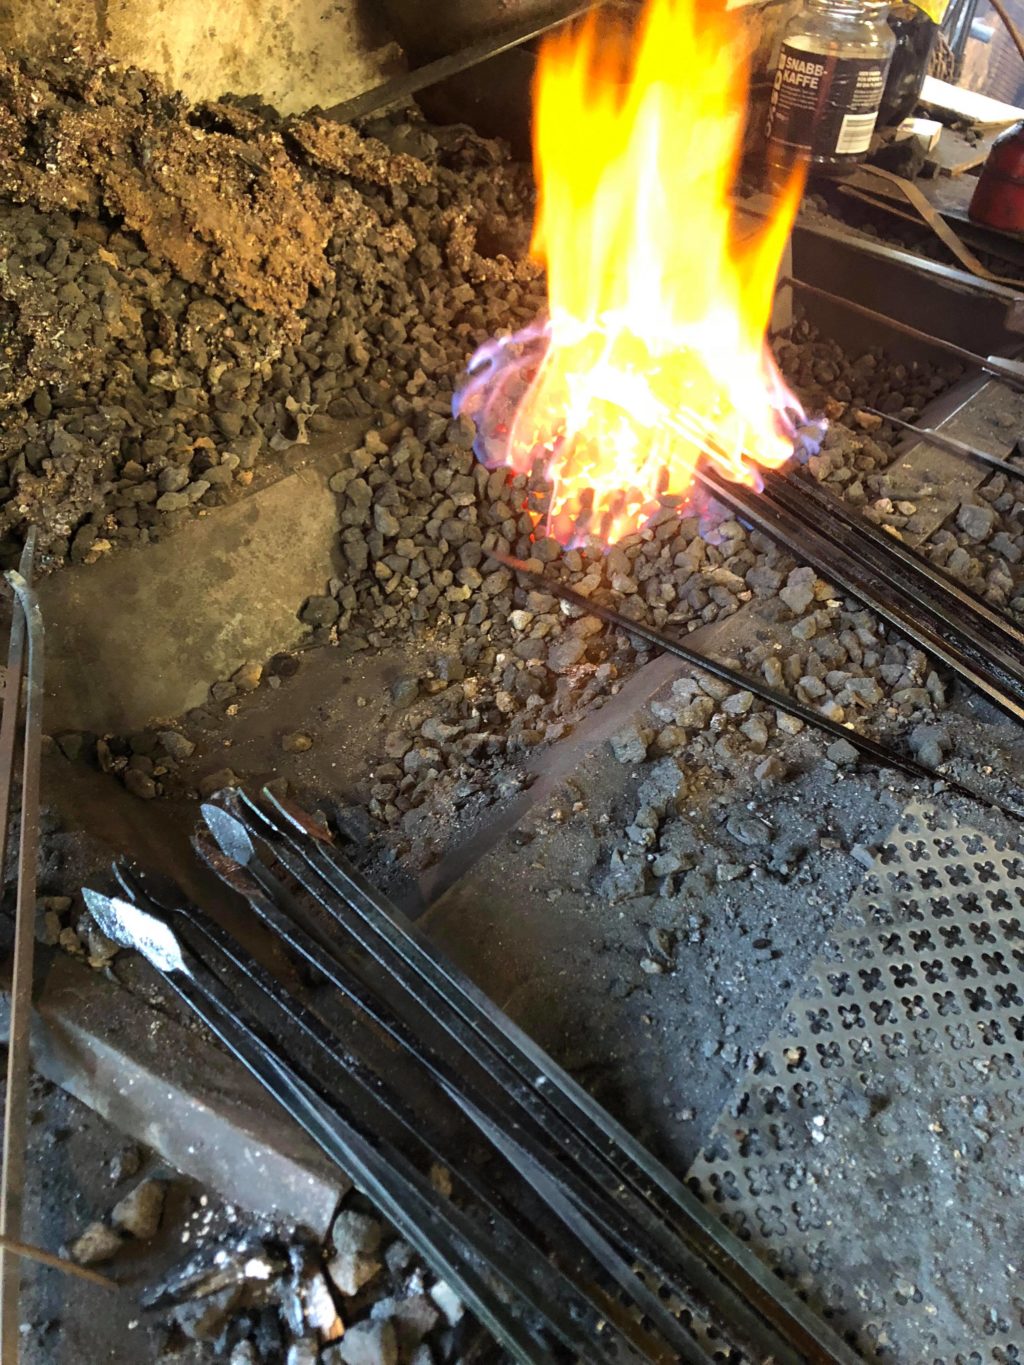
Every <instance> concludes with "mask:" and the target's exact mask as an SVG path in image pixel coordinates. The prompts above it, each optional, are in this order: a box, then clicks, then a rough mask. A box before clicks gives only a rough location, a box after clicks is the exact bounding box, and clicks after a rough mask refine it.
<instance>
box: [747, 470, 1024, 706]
mask: <svg viewBox="0 0 1024 1365" xmlns="http://www.w3.org/2000/svg"><path fill="white" fill-rule="evenodd" d="M764 496H765V497H766V499H767V500H768V501H769V502H770V503H773V504H775V505H776V506H777V507H778V508H779V509H781V511H782V512H783V513H784V514H786V515H788V516H789V517H792V518H794V519H795V520H796V522H798V523H801V524H802V525H803V526H805V527H806V528H807V530H808V531H809V532H811V533H812V539H811V540H810V541H809V542H808V546H809V551H810V552H811V553H814V552H817V553H820V554H821V555H822V556H824V558H823V559H822V561H821V563H820V564H819V567H820V569H821V571H822V573H824V574H826V576H828V573H829V569H830V567H833V560H834V561H835V564H834V568H835V571H836V573H837V575H838V577H837V581H839V582H842V581H843V579H844V577H846V576H847V573H848V572H850V573H852V574H853V575H854V577H852V578H848V580H847V581H848V583H849V590H850V591H853V592H854V593H856V594H857V595H858V596H860V597H861V598H862V599H863V600H864V601H867V602H869V603H870V604H871V605H872V606H874V607H876V609H877V610H879V611H881V612H882V613H883V615H884V614H886V612H891V613H892V617H893V619H894V623H895V624H898V625H899V627H900V628H901V629H904V630H909V631H910V633H911V634H912V635H913V629H917V630H919V631H921V642H922V643H925V642H926V640H927V641H929V642H931V643H925V647H926V648H929V649H931V651H932V652H933V653H935V652H936V646H935V638H936V636H938V638H939V640H940V642H941V643H942V645H943V646H944V647H945V648H946V649H947V650H956V651H957V652H958V653H959V654H960V655H961V656H962V657H963V659H964V660H965V661H966V668H964V667H960V666H959V664H957V665H955V666H957V667H958V671H960V672H961V673H962V674H963V675H964V676H965V677H967V678H968V679H969V680H970V681H974V676H973V675H974V674H976V673H978V672H980V673H981V674H982V675H983V677H984V681H985V683H986V685H991V686H992V687H993V688H995V689H998V690H1000V691H1001V692H1002V693H1003V694H1005V696H1003V697H1002V698H997V697H996V696H995V695H994V693H993V700H1000V704H1001V705H1003V706H1004V707H1005V709H1007V710H1009V711H1010V713H1011V714H1012V715H1014V716H1015V718H1016V719H1024V654H1022V644H1021V638H1020V635H1019V632H1017V631H1015V630H1014V629H1013V628H1012V627H1010V625H1009V623H1004V622H1003V621H1002V620H1001V619H1000V618H999V617H998V616H997V615H996V614H995V613H994V612H991V611H980V610H978V609H977V607H976V606H975V603H974V601H973V600H972V599H971V598H970V597H969V596H968V595H967V594H966V593H957V592H955V591H954V590H953V586H952V584H951V582H950V580H949V579H946V578H945V577H943V576H942V575H941V574H939V573H938V572H937V571H936V570H935V569H934V567H933V566H931V565H928V566H927V567H925V564H924V563H923V562H922V561H921V560H920V559H918V558H917V557H916V556H915V555H913V554H911V553H910V552H908V551H903V552H902V553H901V552H900V547H899V542H898V541H897V540H896V539H895V538H894V537H893V536H890V535H887V534H886V532H884V531H882V530H880V529H879V528H878V527H877V526H874V525H872V523H871V522H868V521H866V520H865V519H864V518H862V517H859V516H857V515H856V513H853V512H851V511H849V510H847V508H846V507H845V506H843V505H842V504H840V503H839V502H838V500H837V499H835V498H832V497H830V496H829V495H828V494H827V493H825V492H824V491H823V490H821V489H820V488H819V486H818V485H816V484H813V485H812V484H811V483H810V482H809V481H807V480H804V479H801V480H799V481H798V480H796V479H786V478H782V477H780V476H779V475H777V474H775V473H772V472H769V473H768V474H767V475H766V477H765V481H764ZM822 513H825V516H824V517H822V515H821V514H822ZM869 527H870V530H869V529H868V528H869ZM801 548H803V547H801ZM880 588H882V589H884V591H881V592H880ZM939 656H940V657H942V654H941V651H940V652H939ZM1011 702H1012V703H1013V705H1009V704H1008V703H1011Z"/></svg>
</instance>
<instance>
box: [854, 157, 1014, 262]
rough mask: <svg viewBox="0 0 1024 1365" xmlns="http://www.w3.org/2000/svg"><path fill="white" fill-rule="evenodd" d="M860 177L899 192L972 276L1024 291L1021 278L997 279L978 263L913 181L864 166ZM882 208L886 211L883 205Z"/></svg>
mask: <svg viewBox="0 0 1024 1365" xmlns="http://www.w3.org/2000/svg"><path fill="white" fill-rule="evenodd" d="M859 174H863V175H873V176H875V177H876V178H877V179H880V180H884V181H885V182H886V183H887V184H889V185H892V186H893V187H894V189H896V190H898V191H899V193H900V194H901V195H902V196H903V197H904V199H906V200H907V202H908V203H909V204H912V205H913V207H914V208H915V209H916V210H917V212H918V213H919V214H920V215H921V217H922V218H923V219H924V223H925V226H926V227H929V228H931V230H932V232H934V233H935V235H936V237H938V239H939V241H940V242H941V243H942V244H943V246H945V247H946V248H948V250H950V251H951V252H952V253H953V255H954V256H955V257H956V258H957V260H958V261H959V262H960V264H961V265H962V266H964V267H965V269H967V270H969V271H970V272H971V274H972V275H977V276H978V278H979V279H981V280H988V281H989V283H990V284H1006V285H1009V286H1010V288H1011V289H1024V281H1021V280H1020V279H1019V278H1016V279H1015V278H1011V277H1010V276H1009V275H997V274H996V273H995V272H994V271H992V270H989V268H988V266H986V265H982V263H981V261H979V260H978V258H977V256H975V254H974V252H973V251H972V250H971V249H970V247H969V246H967V244H966V243H965V242H964V241H963V240H962V238H961V237H960V236H959V235H958V234H957V233H955V232H954V231H953V229H952V228H951V227H950V226H949V224H948V223H947V222H946V220H945V219H944V218H943V217H942V216H941V214H939V213H938V212H937V211H936V210H935V208H934V207H933V206H932V205H931V204H930V203H929V202H928V200H927V198H926V197H925V195H924V194H923V193H922V192H921V190H920V189H918V187H917V186H916V185H914V184H912V183H911V181H909V180H904V179H903V177H902V176H901V175H896V174H895V173H894V172H893V171H886V170H883V169H882V167H881V166H870V165H864V166H861V167H860V168H859ZM876 202H877V201H876ZM879 206H880V207H885V205H884V204H882V205H879Z"/></svg>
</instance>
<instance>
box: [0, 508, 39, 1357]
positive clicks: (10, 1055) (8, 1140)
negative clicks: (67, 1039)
mask: <svg viewBox="0 0 1024 1365" xmlns="http://www.w3.org/2000/svg"><path fill="white" fill-rule="evenodd" d="M35 543H36V537H35V530H34V528H33V529H31V530H30V531H29V534H28V538H27V539H26V542H25V548H24V551H23V553H22V557H21V570H22V572H20V573H15V572H13V571H12V572H10V573H8V574H7V575H6V577H7V581H8V583H9V584H10V586H11V588H12V589H13V592H14V608H13V617H12V624H11V648H10V653H11V655H13V657H14V670H15V671H13V672H11V673H8V682H7V686H8V688H9V689H10V696H7V695H6V694H5V697H4V714H3V721H2V723H0V732H2V733H0V791H2V802H3V809H2V814H3V816H4V819H3V821H2V823H0V839H2V840H4V842H5V843H6V838H7V824H8V820H9V813H10V804H9V802H10V789H11V776H12V770H13V766H14V745H15V739H16V735H17V728H18V707H19V702H20V696H19V693H20V681H21V672H22V669H23V668H24V669H25V671H26V681H25V721H24V738H23V741H22V774H21V817H20V826H19V835H18V889H17V898H16V903H15V920H14V968H13V976H12V981H11V1022H10V1038H9V1042H8V1048H7V1087H6V1097H5V1108H4V1154H3V1167H2V1171H0V1235H2V1236H3V1237H5V1238H9V1239H11V1240H13V1241H16V1242H20V1241H21V1240H22V1237H21V1233H22V1216H23V1209H24V1198H25V1194H24V1192H25V1143H26V1129H27V1119H28V1082H29V1024H30V1017H31V1011H32V964H33V960H34V956H35V927H36V869H37V863H38V856H39V761H40V751H41V744H42V703H43V686H42V673H43V618H42V613H41V612H40V610H39V604H38V602H37V601H36V598H35V594H34V592H33V590H32V586H31V583H32V577H33V567H34V559H35ZM19 622H20V623H21V627H20V630H19V629H18V623H19ZM2 874H3V867H2V861H0V886H2V884H3V880H2ZM20 1293H21V1258H20V1257H19V1256H18V1255H16V1254H14V1253H12V1252H11V1251H9V1250H5V1249H3V1248H0V1359H2V1360H3V1361H4V1362H7V1361H10V1362H11V1363H12V1365H16V1362H17V1360H18V1356H19V1350H20V1342H21V1333H20V1328H21V1315H20V1313H19V1300H20Z"/></svg>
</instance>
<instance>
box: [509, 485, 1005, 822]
mask: <svg viewBox="0 0 1024 1365" xmlns="http://www.w3.org/2000/svg"><path fill="white" fill-rule="evenodd" d="M715 496H716V497H717V494H716V495H715ZM741 515H742V513H741ZM769 534H770V532H769ZM488 553H489V554H491V555H492V556H493V555H494V551H488ZM498 558H499V559H500V562H501V563H503V564H505V565H506V566H509V565H511V566H512V567H513V568H515V567H519V566H520V562H519V561H516V560H513V559H510V558H509V557H508V556H507V555H501V556H499V557H498ZM519 571H520V573H521V574H522V575H523V577H524V578H528V579H530V580H532V581H533V582H534V583H536V585H537V587H538V588H540V589H541V590H542V591H544V592H547V593H551V594H552V596H554V597H560V598H561V599H562V601H563V602H568V603H569V604H570V606H574V607H578V608H579V609H580V610H581V611H583V612H586V613H587V614H588V615H590V616H596V617H597V618H598V619H599V620H601V621H606V622H607V623H608V625H611V626H615V627H616V628H617V629H619V630H622V631H625V632H626V633H627V634H630V635H635V636H637V637H638V638H639V639H641V640H644V641H645V642H646V643H647V644H649V645H653V646H654V647H655V648H656V649H660V650H663V651H664V652H665V653H666V654H672V655H674V656H675V657H676V658H677V659H682V660H683V661H684V662H685V663H688V664H691V665H692V666H693V667H694V668H698V669H700V670H701V671H703V672H704V673H708V674H710V676H711V677H713V678H718V679H720V681H722V682H727V683H729V684H730V686H732V687H735V688H737V689H739V690H742V691H746V692H753V694H754V696H755V697H759V698H760V699H761V700H762V701H766V702H769V703H770V704H771V705H772V706H774V707H776V708H777V709H778V710H779V711H783V712H785V713H786V714H787V715H790V716H795V717H796V718H797V719H798V720H802V721H803V722H804V724H805V725H810V726H811V727H813V728H815V729H818V730H822V731H824V733H825V734H827V735H831V736H832V738H833V739H845V740H846V741H847V742H848V743H849V744H851V745H853V747H854V748H855V749H856V750H857V751H858V753H860V754H862V755H863V756H864V757H865V758H867V759H870V760H871V762H873V763H876V764H878V765H879V766H880V767H883V768H892V769H894V770H895V771H897V772H902V773H904V774H905V775H906V776H908V777H912V778H914V779H915V780H916V781H926V782H929V783H935V782H941V783H942V784H943V785H944V786H946V787H948V788H949V789H950V790H951V791H956V792H959V793H960V794H961V795H962V796H969V797H970V798H971V800H972V801H980V802H981V803H982V805H985V806H989V807H991V808H993V809H995V810H1000V811H1002V812H1003V813H1004V814H1005V815H1008V816H1010V817H1011V818H1012V819H1014V820H1020V819H1022V818H1024V816H1022V814H1021V812H1018V811H1015V810H1013V809H1012V808H1011V807H1008V806H1004V805H1003V804H1002V803H1001V802H999V801H996V800H995V799H994V798H992V797H990V796H985V795H984V794H983V793H982V792H978V791H975V790H974V788H973V787H968V786H966V785H965V784H964V783H962V782H957V781H956V780H955V779H953V778H950V777H947V776H945V775H944V774H943V773H938V772H935V771H934V770H933V769H932V768H926V767H925V766H924V764H923V763H918V762H917V760H916V759H913V758H908V757H905V756H904V755H903V754H901V753H899V752H897V750H895V749H892V748H890V747H888V746H887V745H884V744H880V743H879V742H878V741H877V740H873V739H870V738H868V736H867V735H862V734H860V733H859V732H858V731H857V730H853V729H850V728H848V727H847V726H845V725H841V724H840V723H839V722H838V721H834V720H830V719H829V717H828V716H824V715H822V714H821V712H820V711H815V710H813V708H811V707H810V706H805V705H804V703H803V702H799V701H797V700H796V699H795V698H793V697H791V696H789V694H788V693H786V692H779V691H778V690H777V689H776V688H774V687H770V686H769V685H768V684H767V683H765V682H762V681H761V680H760V679H759V678H752V677H749V676H748V675H747V674H745V673H740V672H738V671H737V670H736V669H733V668H730V667H729V666H728V665H727V664H723V663H719V661H718V660H717V659H712V658H710V656H709V655H707V654H702V653H700V651H699V650H696V649H693V648H692V647H691V646H689V645H685V644H683V643H682V641H681V640H678V639H676V637H675V636H674V635H668V634H666V633H665V632H664V631H661V630H658V629H657V628H656V627H654V626H648V625H645V624H644V623H643V622H642V621H634V620H632V618H631V617H628V616H624V615H623V614H622V612H620V611H616V610H615V608H614V607H606V606H604V605H602V604H601V603H600V602H595V601H594V600H593V599H592V598H590V597H584V596H583V595H582V594H581V593H578V592H576V591H575V590H574V589H573V588H570V587H567V586H566V585H565V584H563V583H559V582H558V581H557V580H556V579H551V578H546V577H545V576H544V575H543V574H535V573H533V572H532V571H530V570H526V569H523V568H522V567H519Z"/></svg>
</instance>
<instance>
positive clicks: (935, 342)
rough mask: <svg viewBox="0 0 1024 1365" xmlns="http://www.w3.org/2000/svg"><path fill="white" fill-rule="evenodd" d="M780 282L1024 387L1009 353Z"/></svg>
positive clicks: (791, 281) (798, 283) (1022, 373)
mask: <svg viewBox="0 0 1024 1365" xmlns="http://www.w3.org/2000/svg"><path fill="white" fill-rule="evenodd" d="M779 285H780V287H781V286H789V287H790V288H792V289H799V290H800V291H801V293H804V294H810V295H812V296H813V297H814V298H817V299H824V300H825V302H826V303H835V304H838V305H839V307H840V308H845V309H846V310H847V311H848V312H850V313H856V314H857V315H858V317H862V318H867V320H868V321H869V322H874V323H877V325H878V326H879V327H889V328H891V329H892V330H893V331H894V332H901V333H902V334H903V335H904V336H908V337H912V338H913V339H914V340H915V341H921V342H924V343H925V345H927V346H934V347H936V348H937V349H938V350H940V351H945V352H947V354H949V355H955V356H956V357H957V359H958V360H963V361H964V362H965V363H966V364H968V365H977V366H978V367H979V368H980V369H982V370H988V371H989V373H990V374H994V375H998V377H999V378H1000V379H1005V380H1006V382H1007V383H1008V384H1012V385H1013V387H1014V388H1017V389H1024V365H1021V364H1020V362H1019V361H1015V360H1007V359H1006V357H1005V356H994V355H989V356H984V355H979V353H978V352H977V351H969V350H968V349H967V348H966V346H957V345H956V343H955V342H952V341H944V340H943V339H942V337H936V336H932V335H931V334H930V333H928V332H922V331H921V330H920V329H919V328H917V327H911V325H910V323H909V322H900V321H899V320H898V319H896V318H891V317H887V316H886V314H885V313H879V312H876V311H875V309H874V308H867V307H865V305H864V304H863V303H856V302H855V301H854V300H853V299H848V298H844V297H843V295H842V294H831V293H829V291H828V290H827V289H821V288H819V286H818V285H816V284H808V283H807V282H806V281H805V280H798V279H795V278H794V277H793V276H792V275H784V276H783V277H782V278H781V279H780V280H779Z"/></svg>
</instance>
